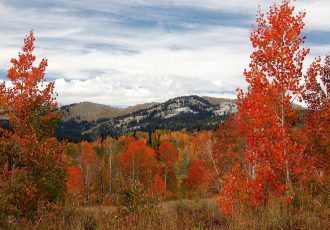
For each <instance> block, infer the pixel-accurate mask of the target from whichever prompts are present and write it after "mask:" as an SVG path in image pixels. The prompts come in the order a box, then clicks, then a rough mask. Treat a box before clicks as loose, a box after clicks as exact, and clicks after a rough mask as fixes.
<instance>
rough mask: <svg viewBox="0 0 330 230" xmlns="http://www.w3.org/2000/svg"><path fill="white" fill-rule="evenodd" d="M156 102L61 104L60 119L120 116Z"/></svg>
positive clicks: (91, 118) (87, 119) (95, 118)
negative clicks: (123, 104)
mask: <svg viewBox="0 0 330 230" xmlns="http://www.w3.org/2000/svg"><path fill="white" fill-rule="evenodd" d="M155 104H156V103H153V102H152V103H145V104H138V105H134V106H129V107H127V108H118V107H111V106H108V105H102V104H97V103H93V102H86V101H85V102H80V103H76V104H70V105H66V106H63V107H62V108H61V109H62V111H63V117H62V120H64V121H68V120H70V119H72V118H74V119H77V120H86V121H96V120H98V119H100V118H112V117H117V116H122V115H125V114H128V113H132V112H134V111H137V110H140V109H146V108H149V107H151V106H154V105H155Z"/></svg>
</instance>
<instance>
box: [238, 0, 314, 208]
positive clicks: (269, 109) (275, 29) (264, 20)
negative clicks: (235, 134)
mask: <svg viewBox="0 0 330 230" xmlns="http://www.w3.org/2000/svg"><path fill="white" fill-rule="evenodd" d="M304 17H305V12H298V13H297V14H295V11H294V7H293V6H292V5H291V1H290V0H283V1H282V3H281V4H276V3H275V4H274V5H272V6H271V7H270V9H269V11H268V13H267V14H266V15H265V14H263V13H262V12H260V11H259V13H258V17H257V20H256V22H257V27H256V28H253V29H252V31H251V34H250V40H251V43H252V46H253V48H254V50H253V52H252V54H251V56H250V57H251V62H250V64H249V69H248V70H245V71H244V75H245V78H246V81H247V83H248V85H249V86H248V90H247V92H246V93H244V92H243V90H239V91H238V109H239V110H238V114H237V121H238V123H237V124H238V127H239V129H240V131H241V132H242V134H243V135H244V138H245V141H246V143H245V150H244V151H245V153H244V155H245V157H246V159H247V162H248V164H247V166H246V168H247V169H248V174H247V175H248V176H247V178H246V179H245V180H244V183H245V182H246V181H248V183H249V187H250V189H249V190H248V191H247V192H248V194H249V196H248V198H249V199H250V202H251V203H253V204H255V205H257V204H260V203H264V202H267V200H268V199H269V198H270V197H271V196H273V195H276V196H278V195H280V194H283V192H286V193H288V194H290V195H293V193H294V187H293V183H294V182H297V181H299V180H300V178H298V177H294V174H293V171H294V169H295V167H299V165H298V164H303V162H304V161H305V163H306V161H308V160H309V159H308V158H306V157H304V154H303V153H304V147H305V146H304V143H303V142H302V141H300V140H299V136H298V135H297V134H298V133H299V130H298V129H297V127H295V124H296V121H297V111H296V110H295V109H294V107H293V103H294V102H295V100H296V99H300V100H301V99H302V97H301V96H302V95H303V93H304V91H305V90H306V87H305V85H304V84H303V81H302V80H303V78H304V75H303V73H302V70H303V61H304V59H305V57H306V56H307V54H308V53H309V49H308V48H301V45H302V44H303V43H304V41H305V37H304V36H302V35H301V32H302V29H303V27H304V22H303V19H304ZM317 62H318V60H316V61H315V62H314V63H313V64H312V65H311V67H310V71H315V70H314V69H313V68H314V67H315V66H317ZM297 159H303V160H297ZM243 187H244V186H242V188H243Z"/></svg>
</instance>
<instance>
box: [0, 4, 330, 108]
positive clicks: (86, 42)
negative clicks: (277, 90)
mask: <svg viewBox="0 0 330 230" xmlns="http://www.w3.org/2000/svg"><path fill="white" fill-rule="evenodd" d="M271 3H272V1H267V2H266V3H265V1H263V0H249V1H243V0H234V1H219V0H204V1H199V0H162V1H160V0H156V1H148V0H136V1H125V2H124V3H123V2H122V1H117V0H112V1H106V0H100V1H91V0H80V1H64V0H61V1H55V0H54V1H47V3H45V2H44V1H41V0H39V1H36V0H34V1H29V4H27V3H26V2H25V1H18V0H16V1H14V0H12V1H2V2H0V27H1V28H2V32H3V33H2V37H1V43H0V52H1V56H0V68H8V67H9V66H10V63H9V60H10V57H15V56H17V53H18V51H19V47H21V46H22V41H23V37H24V36H25V34H26V33H27V32H28V31H29V30H30V29H31V28H33V29H34V31H35V35H36V39H37V41H36V46H37V49H36V55H37V57H40V58H42V57H47V59H48V63H49V67H48V69H47V76H49V77H51V78H57V80H56V89H57V91H58V93H59V95H60V96H59V98H58V99H59V101H60V102H61V103H63V104H66V103H72V102H79V101H82V100H89V101H94V102H98V103H106V104H113V105H128V104H135V103H143V102H147V101H162V100H166V99H168V98H171V97H174V96H180V95H186V94H193V93H198V94H200V95H213V96H215V95H226V96H229V97H232V95H233V94H231V93H228V92H234V91H235V89H236V88H237V87H243V88H244V87H245V86H246V83H245V80H244V78H243V77H242V72H243V70H244V68H247V67H248V62H249V54H250V52H251V46H250V42H249V37H248V36H249V29H250V28H249V25H250V24H252V23H253V20H254V15H255V13H256V10H257V6H258V4H262V5H263V9H266V8H267V7H268V6H269V5H270V4H271ZM329 6H330V3H329V1H326V0H317V1H313V2H311V1H308V0H301V1H298V3H297V9H300V8H302V9H304V8H306V10H307V13H308V14H307V18H306V27H307V29H308V30H321V31H329V30H330V23H328V21H327V20H326V18H324V19H323V17H325V16H326V13H327V12H329ZM148 7H149V8H150V7H154V8H155V9H149V8H148ZM157 7H158V8H160V10H159V9H158V8H157ZM166 7H167V8H166ZM185 8H187V9H188V10H185ZM192 8H193V9H196V10H197V11H196V12H194V13H195V14H196V15H190V13H189V12H190V11H189V9H192ZM93 10H94V11H93ZM172 10H174V11H175V10H177V13H175V12H174V13H173V12H172ZM199 10H200V11H201V12H199ZM205 11H206V15H208V14H207V13H208V11H209V12H210V14H212V15H213V14H214V15H213V16H212V17H215V18H214V20H220V21H221V20H223V23H214V21H213V20H210V19H209V18H207V16H205ZM218 14H219V15H220V16H218ZM221 14H224V16H223V18H222V16H221ZM18 15H19V16H18ZM228 15H229V16H228ZM246 15H248V16H246ZM193 16H194V17H195V18H194V17H193ZM198 16H200V18H198ZM230 17H236V19H237V20H239V22H240V23H242V25H240V24H239V23H236V22H231V23H232V24H231V23H227V24H226V23H225V22H226V20H229V19H230ZM228 18H229V19H228ZM236 19H235V20H236ZM139 20H141V21H139ZM148 20H149V21H148ZM136 23H137V24H136ZM143 23H146V25H145V24H143ZM148 23H151V25H152V26H150V25H149V24H148ZM235 23H236V24H235ZM176 26H177V27H178V28H176ZM172 27H173V28H172ZM329 46H330V41H329V42H328V43H326V44H324V45H321V44H313V47H311V48H312V53H311V55H310V58H309V59H308V62H310V61H311V60H312V59H313V58H312V57H314V56H317V55H323V54H324V53H326V52H329ZM64 79H65V80H64Z"/></svg>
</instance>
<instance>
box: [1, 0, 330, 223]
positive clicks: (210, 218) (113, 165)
mask: <svg viewBox="0 0 330 230" xmlns="http://www.w3.org/2000/svg"><path fill="white" fill-rule="evenodd" d="M293 5H294V1H290V0H283V1H282V2H281V3H279V4H277V3H274V4H273V5H272V6H271V7H270V8H269V10H268V12H266V13H263V12H261V11H258V13H257V18H256V22H255V23H256V24H255V26H254V27H252V29H251V32H250V41H251V45H252V47H253V52H252V53H251V55H250V63H249V66H248V67H247V69H245V70H244V73H243V75H244V76H242V77H244V78H245V80H246V82H247V84H248V87H247V89H237V107H238V111H237V113H235V114H232V115H231V116H229V117H228V118H227V119H226V120H225V121H224V122H220V123H219V126H218V128H217V129H216V130H197V129H195V130H176V131H173V130H171V129H169V128H168V129H167V128H166V127H162V128H161V129H153V130H147V131H146V130H141V131H135V132H133V133H130V134H123V135H120V136H116V137H111V136H106V135H103V136H102V138H100V139H98V140H90V141H89V142H88V141H81V142H79V141H80V137H79V138H78V137H77V139H76V140H75V142H70V141H68V140H65V139H63V138H62V139H57V138H56V137H55V134H54V131H55V127H56V124H57V123H58V122H60V118H61V115H62V114H61V111H60V110H59V108H58V103H57V97H60V95H57V94H56V88H55V84H54V82H48V81H45V74H46V72H45V71H46V68H47V65H48V63H47V59H40V62H37V61H36V59H37V58H36V56H35V54H34V49H35V36H34V32H33V31H31V32H30V33H28V34H27V36H26V37H25V39H24V45H23V48H22V50H21V52H20V53H19V54H18V57H17V58H13V59H11V64H12V66H11V68H10V69H9V70H8V72H7V77H8V79H7V80H6V82H1V83H0V108H1V113H0V116H1V119H2V125H1V127H2V128H1V129H0V229H330V221H329V220H330V202H329V198H330V193H329V192H330V177H329V168H330V167H329V166H330V165H329V163H330V161H329V157H330V55H329V54H328V55H327V53H325V54H324V57H315V59H314V61H313V62H312V63H310V64H309V65H308V66H306V63H305V59H306V57H307V56H308V55H309V52H310V50H309V48H307V47H305V45H304V43H305V41H306V39H308V38H306V37H305V36H304V35H303V28H304V25H305V24H304V18H305V15H306V12H305V11H299V12H297V11H296V9H295V7H294V6H293ZM307 11H308V9H307ZM38 60H39V59H38ZM8 82H9V83H10V84H8ZM297 104H301V105H304V106H302V107H298V106H296V105H297ZM178 123H180V121H178ZM105 132H106V133H111V130H110V131H105ZM77 135H78V134H77ZM77 140H79V141H77Z"/></svg>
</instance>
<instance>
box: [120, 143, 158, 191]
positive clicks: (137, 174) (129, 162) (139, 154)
mask: <svg viewBox="0 0 330 230" xmlns="http://www.w3.org/2000/svg"><path fill="white" fill-rule="evenodd" d="M120 164H121V167H122V170H123V173H124V174H125V175H126V176H128V177H130V178H132V179H133V180H138V181H140V182H141V183H143V184H144V185H147V183H148V182H149V181H151V180H152V179H151V178H153V176H154V175H155V170H156V155H155V151H154V150H153V149H152V148H150V147H148V146H147V145H146V144H145V143H144V142H142V141H135V140H130V141H129V142H128V144H127V146H126V148H125V150H124V152H123V153H122V154H121V156H120Z"/></svg>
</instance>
